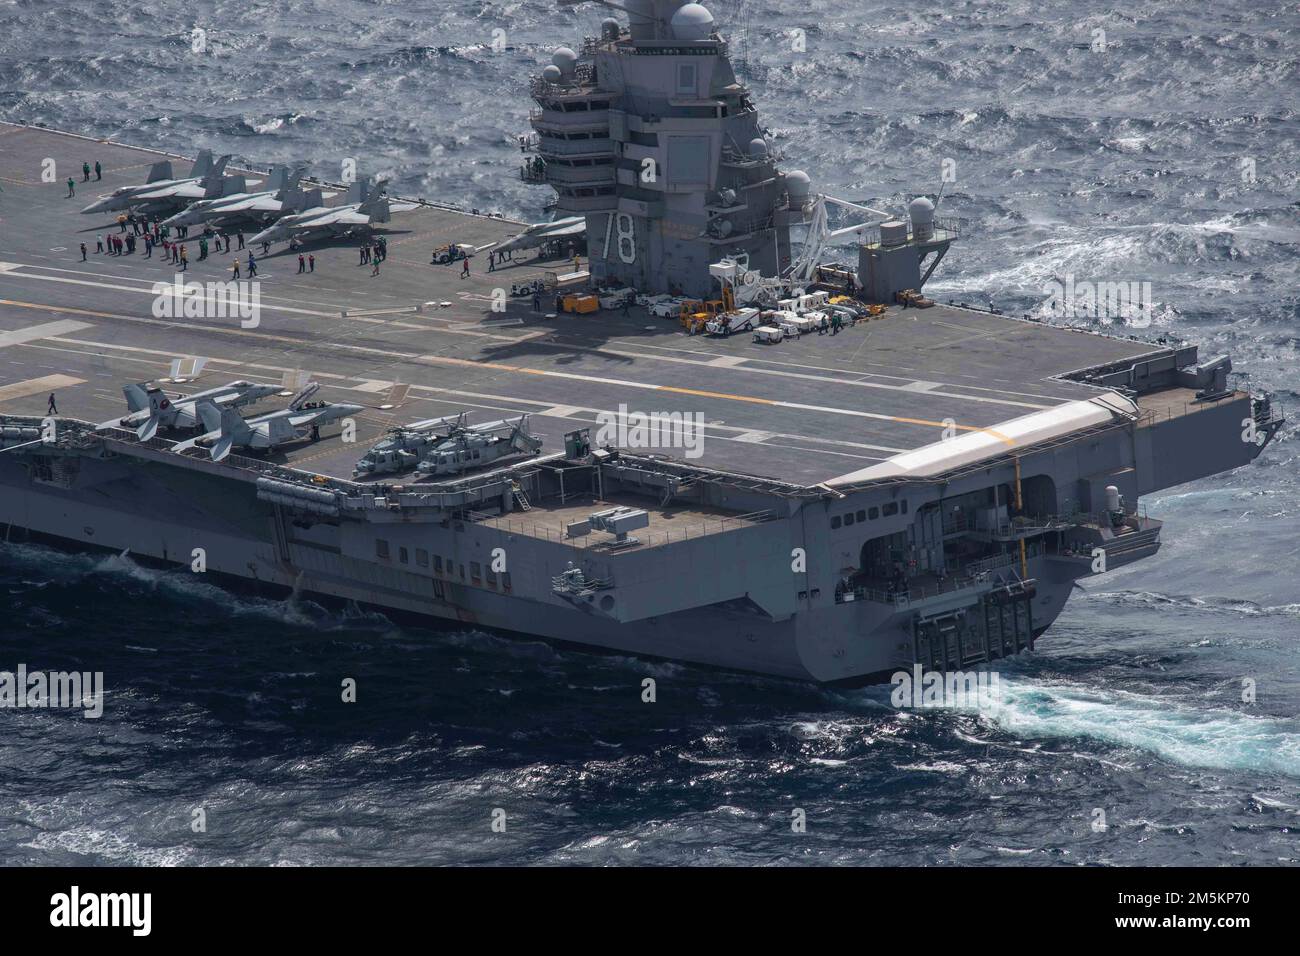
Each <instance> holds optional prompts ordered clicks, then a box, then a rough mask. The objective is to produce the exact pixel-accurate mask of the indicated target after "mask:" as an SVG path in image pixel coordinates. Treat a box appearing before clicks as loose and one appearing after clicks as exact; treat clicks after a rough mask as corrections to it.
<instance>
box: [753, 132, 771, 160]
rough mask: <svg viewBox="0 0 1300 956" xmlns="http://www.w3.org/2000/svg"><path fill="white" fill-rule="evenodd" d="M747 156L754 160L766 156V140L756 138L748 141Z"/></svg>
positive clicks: (759, 137)
mask: <svg viewBox="0 0 1300 956" xmlns="http://www.w3.org/2000/svg"><path fill="white" fill-rule="evenodd" d="M749 155H750V156H751V157H753V158H754V159H762V158H763V157H764V156H766V155H767V140H765V139H763V138H762V137H761V136H756V137H755V138H754V139H751V140H750V141H749Z"/></svg>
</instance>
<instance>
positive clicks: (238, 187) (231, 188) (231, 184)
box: [221, 176, 248, 196]
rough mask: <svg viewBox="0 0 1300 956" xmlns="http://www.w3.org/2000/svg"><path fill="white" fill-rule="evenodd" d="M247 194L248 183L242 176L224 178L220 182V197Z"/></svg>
mask: <svg viewBox="0 0 1300 956" xmlns="http://www.w3.org/2000/svg"><path fill="white" fill-rule="evenodd" d="M246 192H248V183H247V182H246V181H245V180H244V177H243V176H226V177H225V178H223V179H222V180H221V195H223V196H236V195H239V194H240V193H246Z"/></svg>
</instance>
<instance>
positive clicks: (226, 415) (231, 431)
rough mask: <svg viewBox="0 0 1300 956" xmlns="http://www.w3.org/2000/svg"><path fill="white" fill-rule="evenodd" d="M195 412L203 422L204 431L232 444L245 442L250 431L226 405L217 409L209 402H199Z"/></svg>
mask: <svg viewBox="0 0 1300 956" xmlns="http://www.w3.org/2000/svg"><path fill="white" fill-rule="evenodd" d="M195 411H197V412H198V414H199V420H200V421H201V422H203V428H204V430H205V431H206V432H207V433H209V434H211V433H213V432H215V433H216V434H217V435H218V436H220V438H222V439H225V438H229V439H231V441H232V442H236V441H237V442H239V443H240V444H243V443H244V442H245V441H247V439H248V436H249V434H251V431H252V430H251V429H250V428H249V427H248V425H247V423H245V421H244V418H243V416H242V415H240V414H239V412H237V411H236V410H235V409H233V408H231V407H230V406H229V405H226V406H224V407H222V408H218V407H217V406H216V405H213V404H212V403H211V402H199V404H198V406H197V408H196V409H195Z"/></svg>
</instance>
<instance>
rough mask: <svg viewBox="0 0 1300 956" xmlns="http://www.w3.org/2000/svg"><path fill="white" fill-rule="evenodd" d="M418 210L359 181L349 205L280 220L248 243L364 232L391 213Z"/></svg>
mask: <svg viewBox="0 0 1300 956" xmlns="http://www.w3.org/2000/svg"><path fill="white" fill-rule="evenodd" d="M416 208H418V207H417V206H416V204H415V203H402V202H390V201H389V199H388V196H387V195H385V194H384V193H383V191H382V190H380V189H379V184H377V183H374V182H373V181H372V180H370V179H369V178H366V179H359V180H357V181H356V182H354V183H353V184H352V185H351V186H349V187H348V194H347V202H345V203H343V204H342V205H338V206H317V207H316V208H315V209H308V210H305V211H304V212H300V213H296V214H295V215H292V216H283V217H281V218H280V219H279V220H278V221H277V222H276V223H275V224H274V225H272V226H269V227H268V228H266V229H263V230H262V231H261V232H259V233H258V234H257V235H255V236H253V238H252V239H250V240H249V242H250V243H251V244H253V245H256V244H257V243H259V242H279V241H281V240H282V239H290V238H293V237H298V238H308V239H317V238H325V237H328V236H346V235H348V234H349V233H353V232H365V231H368V230H370V229H372V228H373V227H374V226H375V225H376V224H378V223H384V222H388V221H390V219H391V218H392V217H391V215H390V213H394V212H407V211H409V210H411V209H416Z"/></svg>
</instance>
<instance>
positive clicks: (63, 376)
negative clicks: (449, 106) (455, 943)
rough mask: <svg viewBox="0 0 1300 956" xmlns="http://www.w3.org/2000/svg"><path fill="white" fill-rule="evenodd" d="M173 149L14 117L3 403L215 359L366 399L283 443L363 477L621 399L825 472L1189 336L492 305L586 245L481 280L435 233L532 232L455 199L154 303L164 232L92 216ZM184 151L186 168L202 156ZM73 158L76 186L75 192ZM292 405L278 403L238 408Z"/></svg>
mask: <svg viewBox="0 0 1300 956" xmlns="http://www.w3.org/2000/svg"><path fill="white" fill-rule="evenodd" d="M158 158H159V157H158V155H157V154H154V153H151V152H148V151H144V150H139V149H134V148H129V147H124V146H119V145H116V144H105V143H101V142H97V141H94V140H89V139H83V138H79V137H75V136H69V135H65V134H61V133H56V132H53V131H48V130H41V129H35V128H29V127H19V126H12V125H4V124H0V185H2V186H3V192H2V193H0V414H14V415H40V414H43V413H44V412H45V411H46V407H47V399H48V397H49V395H50V394H51V393H53V394H54V395H55V398H56V401H57V405H58V411H59V414H60V415H64V416H68V417H72V418H77V419H81V420H85V421H92V422H102V421H110V420H114V419H116V418H119V417H121V416H122V415H124V414H125V412H126V406H125V404H124V402H123V398H122V392H121V387H122V385H123V384H124V383H128V382H144V381H149V380H153V381H161V380H162V379H164V378H167V377H169V375H170V372H171V369H172V364H173V362H174V361H175V360H177V359H181V360H190V359H202V360H204V364H203V367H202V371H201V373H200V374H199V376H198V377H197V379H196V380H195V381H192V382H187V383H184V384H179V385H171V384H165V387H166V388H168V389H169V390H171V389H175V390H178V391H194V390H199V389H202V388H208V387H212V386H214V385H220V384H224V383H225V382H227V381H230V380H232V379H249V380H252V381H260V382H268V383H272V384H274V383H277V382H281V381H284V382H286V383H288V382H292V381H304V380H306V379H311V380H314V381H317V382H319V383H320V385H321V386H322V388H321V396H322V397H324V398H326V399H328V400H330V401H334V402H349V403H354V404H360V405H363V406H366V410H365V411H363V412H362V413H360V414H359V415H358V416H357V425H358V430H357V435H356V442H355V443H354V444H345V443H343V442H341V441H340V440H339V438H338V437H337V432H338V430H337V427H336V426H332V427H329V428H327V429H325V431H324V432H323V435H322V438H321V440H320V441H317V442H310V441H302V442H299V443H296V444H292V445H286V446H282V447H280V448H278V449H276V450H275V451H274V452H273V453H270V454H268V455H267V456H266V457H267V458H268V459H269V460H271V461H275V462H279V463H282V464H287V465H290V466H292V467H295V468H300V469H304V470H308V471H314V472H319V473H322V474H327V475H331V476H334V477H341V478H351V477H352V467H353V465H354V463H355V462H356V460H357V459H358V458H359V457H360V455H361V453H362V452H363V451H364V450H365V448H366V447H368V445H369V444H370V443H371V442H373V441H375V440H377V439H378V438H379V437H381V436H382V435H383V433H384V432H385V430H386V429H388V428H391V427H393V426H396V425H401V424H405V423H408V422H413V421H417V420H423V419H430V418H436V417H440V416H447V415H454V414H458V413H459V412H461V411H468V412H469V413H470V423H471V424H474V423H475V422H482V421H487V420H495V419H502V418H506V417H511V416H517V415H519V414H521V413H527V414H528V415H530V416H531V419H530V422H531V430H532V432H533V434H535V435H539V436H541V437H542V438H543V439H544V441H545V444H544V446H543V449H542V453H543V454H548V453H553V452H557V451H562V450H563V447H564V435H565V434H566V433H568V432H571V431H574V430H575V429H580V428H589V429H591V437H592V439H593V441H594V442H599V441H600V429H601V427H602V424H604V423H606V422H607V421H608V419H607V418H602V417H598V416H601V415H602V413H604V414H605V415H606V416H608V414H609V413H610V412H616V411H617V410H619V409H620V408H623V409H624V410H625V411H626V412H628V413H629V414H635V413H644V414H647V415H649V414H654V413H660V414H669V415H672V414H686V415H693V414H696V413H698V414H699V415H700V416H701V419H700V421H701V423H702V434H703V436H704V438H703V441H702V442H701V443H700V444H699V446H698V449H691V450H690V451H689V452H687V451H684V450H683V449H682V448H680V447H679V448H672V447H669V448H657V447H648V448H646V447H642V448H638V449H636V450H637V451H639V452H641V453H651V454H663V455H666V456H668V457H671V458H676V459H682V460H685V461H686V462H687V463H688V464H694V465H699V466H702V467H704V468H709V469H714V470H718V471H724V472H732V473H738V474H746V475H755V476H762V477H767V478H772V479H776V480H778V481H782V482H787V483H792V484H799V485H815V484H818V483H821V482H825V481H827V480H829V479H831V478H833V477H835V476H838V475H843V474H845V473H848V472H853V471H856V470H859V469H863V468H867V467H869V466H871V465H872V464H875V463H878V462H881V461H884V460H886V459H888V458H890V457H891V456H893V455H896V454H898V453H900V452H904V451H909V450H912V449H915V448H918V447H920V446H922V445H926V444H929V443H932V442H935V441H938V440H939V439H940V438H941V437H942V435H943V430H944V428H945V427H952V428H955V429H957V430H958V431H979V430H983V429H992V428H995V427H996V426H997V425H998V424H999V423H1002V422H1006V421H1007V420H1009V419H1013V418H1017V417H1020V416H1024V415H1027V414H1030V413H1032V412H1037V411H1041V410H1044V409H1048V408H1052V407H1054V406H1058V405H1061V404H1063V403H1066V402H1070V401H1075V400H1078V399H1088V398H1092V397H1094V396H1095V395H1097V394H1099V391H1098V389H1096V388H1093V387H1091V386H1088V385H1085V384H1081V383H1078V382H1074V381H1068V380H1064V379H1062V378H1061V376H1063V375H1065V374H1066V373H1069V372H1072V371H1075V370H1078V369H1083V368H1090V367H1093V366H1098V365H1103V364H1107V363H1111V362H1117V361H1120V360H1122V359H1129V358H1133V357H1137V356H1142V355H1155V354H1159V353H1164V352H1168V351H1170V350H1169V349H1167V348H1165V347H1163V346H1159V345H1152V344H1149V343H1143V342H1138V341H1134V340H1130V339H1122V338H1111V337H1107V336H1103V335H1099V334H1094V333H1090V332H1086V331H1080V330H1073V329H1064V328H1057V327H1052V326H1048V325H1044V324H1042V323H1038V322H1033V321H1025V320H1022V319H1018V318H1013V317H1009V316H1004V315H998V314H993V313H990V312H985V311H977V310H974V309H967V308H960V307H955V306H951V305H943V304H937V305H935V306H933V307H931V308H927V309H917V308H908V309H903V308H901V307H899V306H891V307H889V308H888V309H887V311H886V313H885V315H884V316H883V317H881V318H878V319H876V320H873V321H870V322H862V323H859V324H857V325H855V326H851V327H847V328H845V329H844V330H843V331H842V332H840V333H839V334H837V335H831V334H829V333H827V334H822V335H819V334H812V335H805V336H803V337H801V338H799V339H796V340H787V341H785V342H782V343H779V344H776V345H762V344H758V343H755V342H753V341H751V338H750V336H749V335H734V336H731V337H729V338H717V339H715V338H709V337H706V336H702V335H695V336H692V335H687V334H685V332H684V331H683V329H682V327H681V326H680V325H679V324H678V322H677V321H676V319H673V318H659V317H652V316H650V315H649V314H648V313H647V312H646V310H645V309H642V308H636V307H634V308H632V309H630V311H629V313H628V314H627V315H623V314H621V313H620V312H617V311H606V310H602V311H600V312H597V313H593V314H590V315H570V314H566V313H561V314H559V315H556V314H555V309H554V299H553V296H544V298H543V301H542V303H541V309H540V310H538V311H535V310H534V309H533V301H532V299H531V298H530V297H521V298H510V299H508V300H507V301H508V306H507V308H506V310H505V311H504V312H501V311H493V309H492V301H493V293H494V290H496V289H499V288H504V289H507V290H508V289H509V288H510V286H511V284H513V283H521V284H522V283H527V282H531V281H532V280H534V279H537V278H541V277H542V276H543V275H545V274H546V273H549V272H565V271H568V270H569V269H570V268H571V263H570V262H568V261H567V260H544V259H541V260H539V259H537V258H535V254H534V253H533V252H527V253H522V254H516V256H515V261H514V262H507V263H505V264H504V265H503V266H502V267H501V268H498V269H497V270H495V271H493V272H488V271H487V261H486V256H484V255H479V256H475V257H474V258H473V259H471V266H470V270H471V272H470V275H469V276H468V277H466V278H462V277H461V276H460V263H454V264H452V265H433V264H431V262H430V259H431V253H432V251H433V250H434V249H435V248H436V247H439V246H442V245H444V244H446V243H462V244H469V245H475V246H481V245H484V244H487V243H491V242H494V241H496V240H500V239H504V238H506V237H507V236H510V235H513V234H516V233H517V232H519V230H520V229H521V228H522V224H520V223H517V222H513V221H509V220H505V219H502V218H499V217H493V216H489V215H483V214H473V213H471V212H469V211H461V210H456V209H454V208H451V207H448V206H445V205H441V204H421V205H420V206H419V208H418V209H416V210H414V211H411V212H405V213H394V215H393V219H392V221H391V222H390V223H388V224H387V226H386V227H385V228H384V229H383V230H382V231H381V234H383V235H384V236H386V238H387V242H388V250H389V254H388V258H387V259H386V260H385V261H384V262H383V263H382V264H381V266H380V270H379V275H376V276H372V275H371V272H372V269H371V266H370V265H363V264H360V263H359V256H358V246H359V244H360V240H357V239H337V240H330V241H320V242H314V243H313V242H309V243H307V244H305V245H304V246H303V248H302V250H301V251H302V252H303V253H304V254H308V253H310V254H312V255H314V256H315V260H316V265H315V271H314V272H308V273H305V274H299V273H298V256H297V253H296V252H290V251H289V250H288V249H287V248H286V247H285V245H284V244H283V243H281V244H277V245H276V246H273V247H272V251H271V253H270V255H268V256H266V257H265V258H263V256H262V254H261V252H262V250H261V248H260V247H259V248H256V249H252V250H251V251H252V252H253V253H254V255H255V256H256V257H257V259H258V279H259V280H260V294H261V309H260V316H259V323H258V325H257V326H256V327H255V328H243V327H241V324H240V322H239V320H238V319H237V318H222V319H212V318H186V317H179V318H173V317H166V316H163V317H158V316H157V315H156V314H155V311H154V308H153V307H154V304H155V301H156V300H157V298H158V296H157V293H156V291H155V290H154V288H153V287H154V284H155V283H158V282H171V281H172V280H173V278H174V276H175V274H176V268H177V267H175V266H172V265H169V264H167V263H165V262H164V261H163V259H162V252H161V250H160V249H159V250H155V253H154V256H153V258H152V259H146V258H144V256H143V250H142V247H137V251H136V252H135V254H133V255H123V256H113V255H106V254H97V253H96V252H95V249H96V240H97V237H98V236H107V235H108V234H109V233H110V232H115V231H117V229H118V226H117V224H116V222H115V221H114V217H113V215H102V216H95V215H82V214H80V213H79V210H80V209H81V208H82V207H83V206H84V205H86V204H87V203H89V202H90V201H91V200H92V199H94V198H95V197H96V196H98V195H101V194H106V193H108V192H111V191H112V190H113V189H114V188H116V187H117V186H122V185H130V184H135V183H139V182H141V181H143V177H144V173H145V171H146V170H147V169H148V167H149V165H150V164H151V163H152V162H154V161H155V160H156V159H158ZM47 159H53V161H54V163H55V168H56V169H57V170H58V174H57V178H56V181H54V182H43V181H42V169H43V165H42V164H43V162H44V161H46V160H47ZM97 160H98V161H99V162H100V163H102V165H103V169H104V173H103V180H102V181H101V182H94V181H93V180H92V181H91V182H88V183H83V182H82V181H81V164H82V162H83V161H86V162H90V163H92V164H93V163H94V162H95V161H97ZM175 166H176V170H177V174H178V175H182V174H183V172H184V170H186V169H187V168H188V167H189V163H188V161H179V160H178V161H176V162H175ZM69 175H71V176H72V178H73V179H74V180H75V186H76V196H75V197H74V198H67V191H68V190H67V185H66V180H67V178H68V176H69ZM262 175H263V176H264V175H265V174H262ZM340 201H342V197H341V196H340V197H336V198H334V199H333V200H331V202H340ZM252 232H253V230H249V231H248V232H246V235H247V236H251V234H252ZM594 241H596V242H599V239H598V238H597V239H595V240H594ZM82 242H84V243H86V245H87V246H88V249H89V255H88V261H86V262H82V261H80V260H81V256H80V252H79V248H78V246H79V243H82ZM186 244H187V247H188V251H189V267H188V269H187V270H186V272H185V273H184V276H183V278H184V280H185V281H187V282H199V283H202V282H224V281H226V280H229V279H230V278H231V265H232V259H233V258H235V255H236V253H238V255H239V258H240V259H241V260H242V261H244V262H246V260H247V256H248V253H249V251H250V250H249V249H245V250H242V251H240V250H238V249H237V248H236V244H235V242H234V241H233V240H232V244H231V251H230V253H229V254H224V253H220V254H218V253H214V254H212V255H211V256H210V257H209V258H208V259H205V260H202V261H200V260H198V258H197V256H198V244H197V233H196V232H191V237H190V238H189V239H187V240H186ZM584 258H585V257H584ZM584 264H585V261H584ZM244 271H246V267H245V269H243V270H241V272H244ZM395 386H396V387H395ZM390 399H392V401H390ZM383 405H393V407H391V408H381V406H383ZM282 406H283V400H282V399H270V400H264V401H263V402H261V403H259V404H257V405H255V406H250V407H248V408H246V409H244V410H243V411H244V414H245V415H253V414H258V413H261V412H265V411H271V410H273V409H275V408H279V407H282ZM696 450H698V452H699V454H698V456H696V454H695V451H696ZM395 477H396V476H395Z"/></svg>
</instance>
